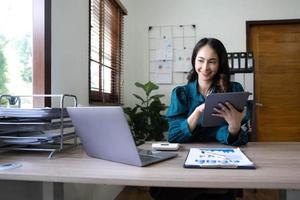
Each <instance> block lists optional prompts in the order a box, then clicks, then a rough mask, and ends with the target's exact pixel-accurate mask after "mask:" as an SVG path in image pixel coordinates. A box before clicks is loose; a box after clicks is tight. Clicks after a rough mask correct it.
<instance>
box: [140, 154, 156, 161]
mask: <svg viewBox="0 0 300 200" xmlns="http://www.w3.org/2000/svg"><path fill="white" fill-rule="evenodd" d="M139 156H140V158H141V161H142V162H148V161H150V160H154V159H156V158H157V157H154V156H150V155H145V154H139Z"/></svg>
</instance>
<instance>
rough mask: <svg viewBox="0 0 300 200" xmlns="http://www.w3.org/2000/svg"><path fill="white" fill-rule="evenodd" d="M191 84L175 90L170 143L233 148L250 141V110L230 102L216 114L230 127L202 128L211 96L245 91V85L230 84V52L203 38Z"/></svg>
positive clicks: (194, 59) (195, 56)
mask: <svg viewBox="0 0 300 200" xmlns="http://www.w3.org/2000/svg"><path fill="white" fill-rule="evenodd" d="M192 66H193V69H192V70H191V72H190V74H189V76H188V83H187V84H186V85H184V86H179V87H176V88H175V89H174V90H173V91H172V95H171V104H170V106H169V109H168V111H167V118H168V122H169V134H168V140H169V142H179V143H182V142H203V141H218V142H220V143H223V144H229V145H235V146H236V145H242V144H246V143H247V142H248V136H247V129H246V128H245V127H242V124H243V123H246V122H247V116H246V109H245V110H244V111H243V112H239V111H238V110H236V109H235V108H234V107H233V106H232V105H231V104H230V103H226V104H219V109H218V108H215V111H216V113H217V114H216V115H217V116H218V117H222V118H224V119H225V120H226V122H227V123H228V125H224V126H220V127H202V126H201V115H202V114H203V111H204V107H205V99H206V97H207V95H209V94H211V93H216V92H241V91H244V90H243V87H242V86H241V84H239V83H237V82H230V73H229V67H228V58H227V52H226V49H225V47H224V45H223V44H222V43H221V42H220V41H219V40H217V39H215V38H203V39H201V40H200V41H199V42H198V43H197V44H196V46H195V48H194V50H193V54H192Z"/></svg>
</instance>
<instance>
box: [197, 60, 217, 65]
mask: <svg viewBox="0 0 300 200" xmlns="http://www.w3.org/2000/svg"><path fill="white" fill-rule="evenodd" d="M198 62H200V63H204V60H198ZM208 63H210V64H216V63H217V61H215V60H209V61H208Z"/></svg>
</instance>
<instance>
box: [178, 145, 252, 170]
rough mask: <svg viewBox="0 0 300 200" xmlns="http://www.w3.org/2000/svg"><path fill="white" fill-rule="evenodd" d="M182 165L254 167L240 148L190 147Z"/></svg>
mask: <svg viewBox="0 0 300 200" xmlns="http://www.w3.org/2000/svg"><path fill="white" fill-rule="evenodd" d="M184 167H185V168H239V169H255V165H254V163H253V162H252V161H250V160H249V159H248V158H247V156H246V155H245V154H244V153H243V152H242V151H241V150H240V148H191V149H190V150H189V153H188V155H187V157H186V160H185V163H184Z"/></svg>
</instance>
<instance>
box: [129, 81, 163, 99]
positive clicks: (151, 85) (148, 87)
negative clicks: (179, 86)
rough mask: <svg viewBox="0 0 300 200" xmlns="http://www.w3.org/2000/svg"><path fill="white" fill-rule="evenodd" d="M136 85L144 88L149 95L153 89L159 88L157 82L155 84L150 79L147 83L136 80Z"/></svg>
mask: <svg viewBox="0 0 300 200" xmlns="http://www.w3.org/2000/svg"><path fill="white" fill-rule="evenodd" d="M135 86H137V87H139V88H142V89H143V90H144V91H145V92H146V95H147V96H149V95H150V93H151V92H152V91H153V90H157V89H158V88H159V87H158V86H157V85H156V84H154V83H153V82H151V81H148V83H146V84H141V83H139V82H136V83H135Z"/></svg>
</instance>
